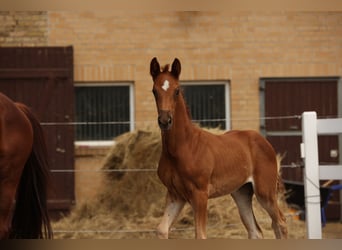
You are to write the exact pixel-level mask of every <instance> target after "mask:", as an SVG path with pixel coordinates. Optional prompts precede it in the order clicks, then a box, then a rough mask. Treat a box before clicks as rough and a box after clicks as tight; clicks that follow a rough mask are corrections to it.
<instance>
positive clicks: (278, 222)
mask: <svg viewBox="0 0 342 250" xmlns="http://www.w3.org/2000/svg"><path fill="white" fill-rule="evenodd" d="M257 197H258V201H259V202H260V204H261V206H262V207H263V208H264V209H265V210H266V211H267V213H268V214H269V215H270V217H271V219H272V228H273V231H274V234H275V236H276V238H277V239H286V238H287V226H286V218H285V216H284V214H283V212H282V211H281V210H280V208H279V206H278V202H277V199H276V198H275V197H274V198H272V199H264V198H263V197H260V196H257Z"/></svg>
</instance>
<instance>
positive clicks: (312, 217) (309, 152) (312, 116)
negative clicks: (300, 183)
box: [302, 112, 322, 239]
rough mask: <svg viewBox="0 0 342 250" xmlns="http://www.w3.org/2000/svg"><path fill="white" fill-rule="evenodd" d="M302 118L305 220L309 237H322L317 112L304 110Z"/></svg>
mask: <svg viewBox="0 0 342 250" xmlns="http://www.w3.org/2000/svg"><path fill="white" fill-rule="evenodd" d="M302 117H303V120H302V131H303V135H302V137H303V144H304V146H303V147H304V152H302V153H303V154H302V155H303V157H304V163H305V168H304V189H305V210H306V211H305V217H306V218H305V221H306V228H307V237H308V238H309V239H321V238H322V222H321V201H320V190H319V187H320V185H319V165H318V164H319V163H318V142H317V115H316V112H304V113H303V116H302Z"/></svg>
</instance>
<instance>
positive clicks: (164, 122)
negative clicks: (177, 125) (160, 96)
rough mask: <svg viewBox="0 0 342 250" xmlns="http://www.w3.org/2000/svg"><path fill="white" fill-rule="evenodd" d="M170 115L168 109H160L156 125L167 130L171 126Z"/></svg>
mask: <svg viewBox="0 0 342 250" xmlns="http://www.w3.org/2000/svg"><path fill="white" fill-rule="evenodd" d="M172 120H173V119H172V115H171V112H170V111H168V110H160V111H159V115H158V125H159V127H160V129H162V130H168V129H170V128H171V126H172Z"/></svg>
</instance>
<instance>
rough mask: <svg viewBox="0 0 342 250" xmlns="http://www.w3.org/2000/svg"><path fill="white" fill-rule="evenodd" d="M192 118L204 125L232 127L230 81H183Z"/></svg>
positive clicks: (226, 128) (223, 127) (227, 128)
mask: <svg viewBox="0 0 342 250" xmlns="http://www.w3.org/2000/svg"><path fill="white" fill-rule="evenodd" d="M181 85H182V88H183V90H184V97H185V100H186V103H187V105H188V107H189V109H190V113H191V118H192V120H193V121H194V122H196V123H199V124H200V126H202V127H207V128H217V127H218V128H220V129H225V130H229V129H230V100H229V99H230V98H229V97H230V94H229V82H226V81H191V82H190V81H189V82H181Z"/></svg>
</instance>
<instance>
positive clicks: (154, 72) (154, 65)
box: [150, 57, 160, 79]
mask: <svg viewBox="0 0 342 250" xmlns="http://www.w3.org/2000/svg"><path fill="white" fill-rule="evenodd" d="M150 74H151V76H152V78H153V79H155V78H156V77H157V76H158V75H159V74H160V65H159V62H158V60H157V58H155V57H154V58H153V59H152V61H151V64H150Z"/></svg>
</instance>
